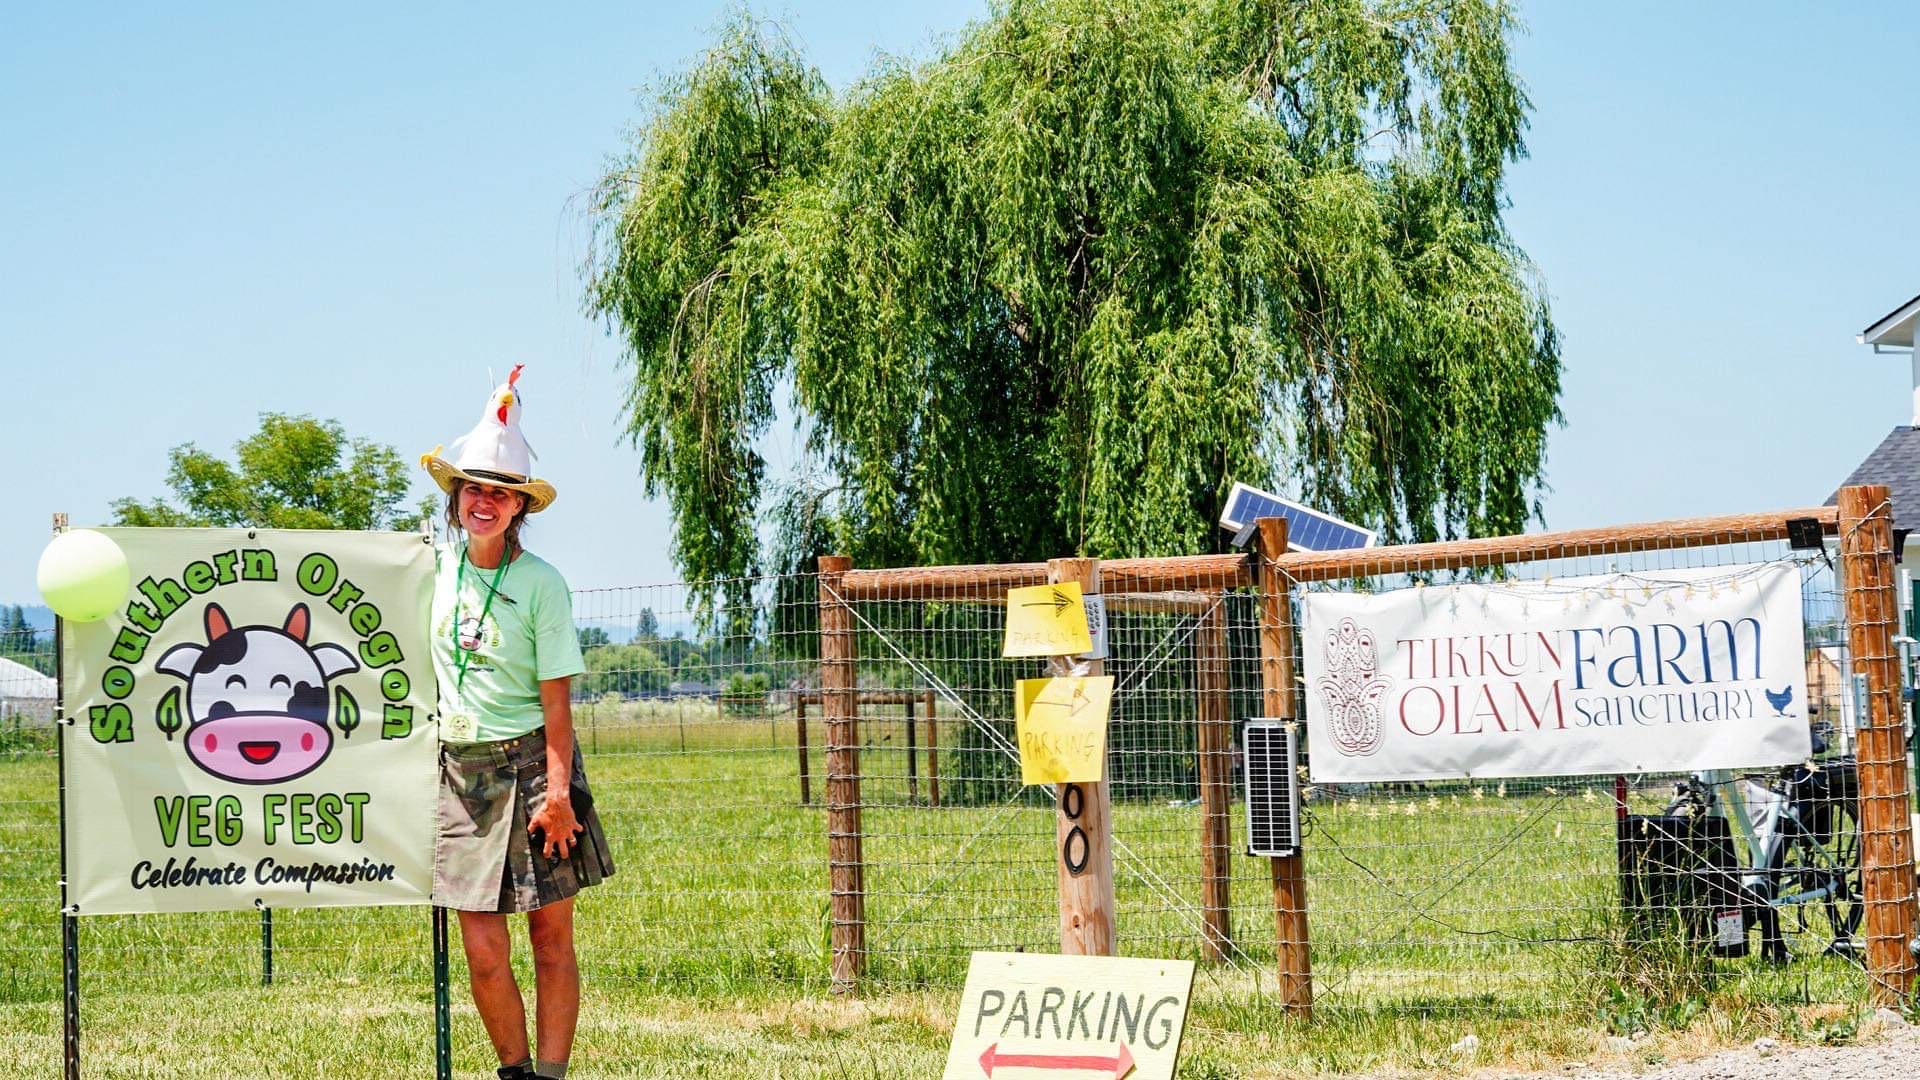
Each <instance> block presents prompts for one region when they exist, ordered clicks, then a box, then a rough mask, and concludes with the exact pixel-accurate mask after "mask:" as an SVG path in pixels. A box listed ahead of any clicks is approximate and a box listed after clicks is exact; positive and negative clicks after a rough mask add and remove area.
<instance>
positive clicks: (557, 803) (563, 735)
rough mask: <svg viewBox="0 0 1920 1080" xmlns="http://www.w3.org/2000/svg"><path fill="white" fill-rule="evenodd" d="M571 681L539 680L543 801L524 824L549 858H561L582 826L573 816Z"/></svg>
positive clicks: (583, 828)
mask: <svg viewBox="0 0 1920 1080" xmlns="http://www.w3.org/2000/svg"><path fill="white" fill-rule="evenodd" d="M572 684H573V678H572V676H562V677H560V678H558V679H541V680H540V711H541V713H542V714H543V715H544V717H545V719H546V724H547V800H546V802H545V803H543V804H541V807H540V812H539V813H537V814H535V815H533V818H532V819H531V820H529V821H528V822H527V831H528V832H529V833H533V832H536V831H537V832H538V833H539V834H540V835H541V839H542V846H543V848H544V850H545V852H546V856H547V858H549V859H555V858H558V859H564V858H566V857H567V855H568V854H569V853H571V852H572V851H573V841H574V838H575V837H576V836H578V835H579V834H580V833H581V832H582V831H584V830H585V829H586V826H584V825H582V824H580V822H579V821H577V820H575V819H574V816H573V685H572Z"/></svg>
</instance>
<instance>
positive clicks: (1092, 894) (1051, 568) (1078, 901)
mask: <svg viewBox="0 0 1920 1080" xmlns="http://www.w3.org/2000/svg"><path fill="white" fill-rule="evenodd" d="M1047 581H1048V582H1049V583H1052V584H1059V583H1061V582H1067V581H1077V582H1079V583H1080V592H1081V595H1083V596H1095V595H1098V594H1099V592H1100V563H1099V562H1098V561H1097V560H1094V559H1053V560H1050V561H1049V562H1048V563H1047ZM1066 662H1067V658H1065V657H1056V658H1054V660H1053V661H1052V662H1051V663H1050V665H1049V666H1050V667H1053V668H1055V669H1059V668H1061V667H1063V666H1064V664H1065V663H1066ZM1105 667H1106V665H1105V664H1103V663H1102V662H1100V661H1098V660H1092V661H1088V662H1087V673H1088V674H1089V675H1099V674H1102V673H1103V672H1104V670H1105ZM1109 757H1111V755H1109ZM1054 795H1055V798H1054V850H1055V851H1056V852H1057V854H1056V855H1055V858H1056V859H1057V860H1058V865H1059V879H1060V951H1061V952H1062V953H1065V954H1066V955H1068V956H1112V955H1113V954H1114V926H1113V909H1114V901H1113V797H1112V795H1111V793H1110V792H1109V789H1108V782H1107V781H1105V780H1102V781H1100V782H1099V783H1097V784H1061V785H1059V786H1058V788H1057V789H1056V790H1055V792H1054Z"/></svg>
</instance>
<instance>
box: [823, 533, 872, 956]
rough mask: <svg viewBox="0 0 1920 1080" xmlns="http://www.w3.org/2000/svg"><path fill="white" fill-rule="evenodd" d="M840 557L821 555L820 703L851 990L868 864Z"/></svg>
mask: <svg viewBox="0 0 1920 1080" xmlns="http://www.w3.org/2000/svg"><path fill="white" fill-rule="evenodd" d="M852 566H853V560H852V559H850V558H848V557H847V556H845V555H822V556H821V557H820V702H821V706H822V708H821V712H822V713H823V714H824V716H825V718H826V726H827V868H828V875H829V880H830V885H831V889H832V894H831V896H832V918H833V932H832V936H833V961H832V963H833V989H834V992H835V993H848V992H850V991H852V990H853V989H854V988H855V986H856V984H857V983H858V981H859V977H860V974H861V972H862V971H863V970H864V969H865V967H866V956H867V888H866V866H865V863H864V861H863V858H862V855H861V850H860V847H861V843H860V841H861V837H860V703H859V700H858V697H857V695H856V692H855V689H856V687H857V685H858V666H859V653H858V651H857V650H858V641H857V639H856V638H855V637H854V632H853V609H852V608H851V607H849V606H848V605H847V603H846V601H844V600H842V599H841V597H840V584H841V577H842V575H844V574H845V573H846V572H847V571H848V570H849V569H851V568H852Z"/></svg>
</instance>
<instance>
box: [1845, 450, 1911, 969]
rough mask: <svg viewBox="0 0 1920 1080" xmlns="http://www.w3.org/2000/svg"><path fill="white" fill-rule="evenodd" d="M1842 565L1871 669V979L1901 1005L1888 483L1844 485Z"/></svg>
mask: <svg viewBox="0 0 1920 1080" xmlns="http://www.w3.org/2000/svg"><path fill="white" fill-rule="evenodd" d="M1839 504H1840V572H1841V576H1842V579H1843V581H1844V583H1845V588H1846V617H1847V650H1848V652H1849V654H1850V655H1851V656H1852V658H1853V669H1854V671H1855V672H1856V673H1861V674H1864V675H1865V676H1866V680H1867V707H1866V708H1865V709H1863V710H1861V711H1860V713H1859V724H1858V727H1859V749H1858V761H1859V774H1860V840H1861V844H1860V854H1861V863H1860V877H1861V885H1862V892H1863V893H1864V894H1865V895H1864V897H1863V905H1862V906H1863V907H1864V909H1865V918H1864V919H1863V923H1864V926H1865V929H1866V939H1867V941H1866V944H1867V977H1868V978H1869V979H1870V980H1871V984H1872V985H1871V993H1872V1000H1873V1003H1874V1004H1875V1005H1884V1006H1892V1007H1898V1006H1899V1005H1900V1003H1901V1002H1902V1000H1904V999H1905V997H1906V994H1907V990H1908V989H1909V988H1910V987H1911V986H1912V984H1913V976H1914V959H1913V955H1912V954H1911V953H1910V952H1909V951H1908V949H1907V943H1908V942H1909V941H1911V940H1912V939H1913V932H1914V878H1913V830H1912V821H1911V818H1910V817H1909V816H1908V813H1909V802H1908V793H1907V754H1906V747H1905V745H1904V743H1905V738H1904V730H1903V725H1902V723H1901V715H1900V672H1899V662H1898V660H1897V659H1896V657H1895V654H1894V648H1893V635H1894V630H1895V624H1896V622H1897V621H1898V619H1899V612H1900V607H1899V603H1898V601H1897V599H1896V597H1895V596H1894V586H1893V509H1892V504H1891V503H1890V501H1889V499H1888V490H1887V489H1886V488H1885V487H1882V486H1880V485H1877V484H1876V485H1867V486H1859V487H1845V488H1841V489H1840V498H1839Z"/></svg>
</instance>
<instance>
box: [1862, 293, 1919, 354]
mask: <svg viewBox="0 0 1920 1080" xmlns="http://www.w3.org/2000/svg"><path fill="white" fill-rule="evenodd" d="M1916 322H1920V296H1916V297H1914V298H1913V299H1911V300H1909V301H1907V302H1906V303H1904V304H1901V305H1900V306H1899V307H1897V308H1894V309H1893V310H1892V311H1889V312H1887V314H1886V315H1885V317H1883V318H1881V319H1880V320H1879V321H1878V322H1876V323H1874V324H1873V325H1872V326H1869V327H1867V328H1866V329H1865V330H1862V331H1860V337H1859V341H1860V344H1862V345H1902V346H1906V347H1907V348H1912V347H1913V325H1914V323H1916Z"/></svg>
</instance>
